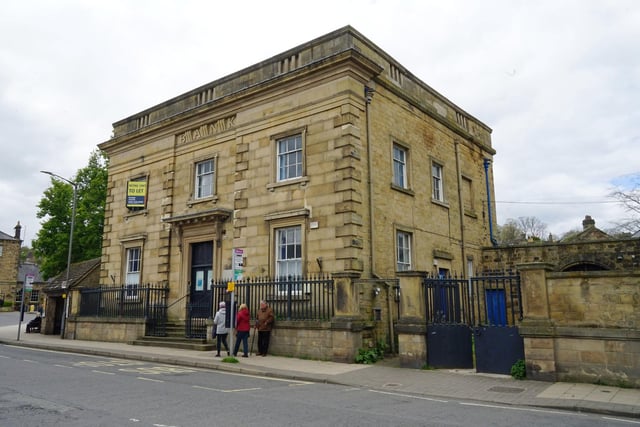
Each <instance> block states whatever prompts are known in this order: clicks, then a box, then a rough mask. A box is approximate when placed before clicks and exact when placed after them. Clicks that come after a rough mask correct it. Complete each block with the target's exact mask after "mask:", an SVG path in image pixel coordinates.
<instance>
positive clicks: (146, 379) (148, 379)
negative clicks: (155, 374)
mask: <svg viewBox="0 0 640 427" xmlns="http://www.w3.org/2000/svg"><path fill="white" fill-rule="evenodd" d="M138 379H139V380H143V381H152V382H155V383H163V382H164V381H163V380H156V379H155V378H145V377H138Z"/></svg>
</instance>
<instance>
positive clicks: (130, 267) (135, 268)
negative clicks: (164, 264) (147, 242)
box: [124, 246, 142, 299]
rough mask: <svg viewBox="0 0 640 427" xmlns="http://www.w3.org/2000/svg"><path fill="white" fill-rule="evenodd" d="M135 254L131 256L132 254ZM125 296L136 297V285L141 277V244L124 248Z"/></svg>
mask: <svg viewBox="0 0 640 427" xmlns="http://www.w3.org/2000/svg"><path fill="white" fill-rule="evenodd" d="M134 255H135V256H136V257H135V258H132V256H134ZM124 277H125V287H126V293H125V298H127V299H134V298H138V287H139V286H140V284H141V279H142V246H130V247H127V248H125V275H124Z"/></svg>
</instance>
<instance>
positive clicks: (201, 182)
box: [193, 158, 216, 200]
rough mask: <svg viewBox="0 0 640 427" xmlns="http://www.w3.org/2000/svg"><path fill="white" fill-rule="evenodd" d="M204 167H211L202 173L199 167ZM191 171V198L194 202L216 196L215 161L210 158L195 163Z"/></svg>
mask: <svg viewBox="0 0 640 427" xmlns="http://www.w3.org/2000/svg"><path fill="white" fill-rule="evenodd" d="M206 165H211V166H210V168H208V169H205V170H204V171H203V170H201V167H204V166H206ZM193 169H194V180H193V181H194V188H193V198H194V199H195V200H201V199H207V198H210V197H213V196H214V195H215V194H216V159H215V158H211V159H206V160H202V161H199V162H196V163H195V165H194V168H193ZM205 190H208V191H205Z"/></svg>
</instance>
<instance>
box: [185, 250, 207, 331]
mask: <svg viewBox="0 0 640 427" xmlns="http://www.w3.org/2000/svg"><path fill="white" fill-rule="evenodd" d="M190 249H191V268H190V283H191V285H190V289H189V294H190V297H189V304H188V306H187V312H188V313H187V314H188V316H187V333H186V334H187V336H189V337H194V338H195V337H198V338H203V337H206V319H208V318H209V317H211V316H212V314H213V313H212V307H211V282H212V280H213V241H207V242H198V243H192V244H191V248H190Z"/></svg>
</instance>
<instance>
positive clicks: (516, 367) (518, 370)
mask: <svg viewBox="0 0 640 427" xmlns="http://www.w3.org/2000/svg"><path fill="white" fill-rule="evenodd" d="M511 376H512V377H513V378H515V379H516V380H522V379H524V378H525V377H526V376H527V367H526V366H525V363H524V360H522V359H518V361H517V362H516V363H514V364H513V366H512V367H511Z"/></svg>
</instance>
